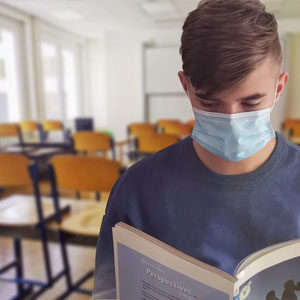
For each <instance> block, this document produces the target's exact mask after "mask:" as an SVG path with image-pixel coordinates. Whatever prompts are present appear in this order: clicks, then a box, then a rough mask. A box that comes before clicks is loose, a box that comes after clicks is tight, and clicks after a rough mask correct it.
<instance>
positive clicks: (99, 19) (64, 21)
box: [0, 0, 300, 38]
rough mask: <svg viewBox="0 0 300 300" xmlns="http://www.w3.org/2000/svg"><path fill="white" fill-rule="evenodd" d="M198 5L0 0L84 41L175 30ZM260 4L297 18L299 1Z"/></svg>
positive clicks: (190, 0)
mask: <svg viewBox="0 0 300 300" xmlns="http://www.w3.org/2000/svg"><path fill="white" fill-rule="evenodd" d="M224 1H226V0H224ZM198 2H199V0H51V1H50V0H0V3H4V4H6V5H10V6H13V7H16V8H18V9H20V10H22V11H25V12H27V13H30V14H32V15H35V16H38V17H40V18H42V19H45V20H47V21H48V22H51V23H54V24H56V25H58V26H60V27H62V28H64V29H67V30H69V31H71V32H74V33H76V34H79V35H80V36H83V37H86V38H99V37H101V36H103V33H104V32H105V31H122V30H136V31H142V30H162V29H177V28H179V27H180V26H181V25H182V22H183V20H184V18H185V16H186V15H187V13H188V12H189V11H191V10H193V9H194V8H195V7H196V6H197V3H198ZM263 2H265V4H266V6H267V7H268V8H269V10H271V11H273V12H274V13H275V14H276V16H277V17H278V18H283V19H287V18H299V19H300V0H264V1H263ZM0 13H1V10H0Z"/></svg>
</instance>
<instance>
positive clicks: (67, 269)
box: [59, 231, 72, 290]
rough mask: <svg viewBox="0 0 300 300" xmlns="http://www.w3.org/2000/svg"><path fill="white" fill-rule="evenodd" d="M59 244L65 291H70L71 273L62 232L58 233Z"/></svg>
mask: <svg viewBox="0 0 300 300" xmlns="http://www.w3.org/2000/svg"><path fill="white" fill-rule="evenodd" d="M59 244H60V251H61V254H62V261H63V265H64V271H65V275H66V284H67V289H68V290H70V289H71V287H72V278H71V271H70V264H69V258H68V253H67V246H66V242H65V236H64V232H62V231H60V232H59Z"/></svg>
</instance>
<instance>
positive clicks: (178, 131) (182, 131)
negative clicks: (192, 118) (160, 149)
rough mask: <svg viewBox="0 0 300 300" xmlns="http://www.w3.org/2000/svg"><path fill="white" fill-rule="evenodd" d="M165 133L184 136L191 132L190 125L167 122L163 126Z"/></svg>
mask: <svg viewBox="0 0 300 300" xmlns="http://www.w3.org/2000/svg"><path fill="white" fill-rule="evenodd" d="M164 133H165V134H173V135H177V136H178V137H180V138H183V137H186V136H188V135H190V134H191V133H192V130H191V127H190V126H189V125H186V124H182V123H177V122H176V123H175V122H174V123H169V124H168V125H166V126H165V127H164Z"/></svg>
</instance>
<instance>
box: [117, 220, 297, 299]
mask: <svg viewBox="0 0 300 300" xmlns="http://www.w3.org/2000/svg"><path fill="white" fill-rule="evenodd" d="M113 238H114V255H115V269H116V289H117V298H118V299H119V300H192V299H193V300H197V299H199V300H232V299H234V300H237V299H239V300H244V299H247V300H296V299H299V300H300V239H299V240H292V241H289V242H286V243H282V244H278V245H274V246H272V247H268V248H265V249H263V250H261V251H258V252H255V253H253V254H252V255H250V256H249V257H247V258H246V259H245V260H243V261H242V262H241V263H240V264H239V265H238V266H237V267H236V271H235V274H234V275H235V276H234V277H233V276H231V275H229V274H227V273H225V272H223V271H221V270H219V269H217V268H215V267H212V266H210V265H208V264H205V263H203V262H201V261H199V260H197V259H195V258H193V257H191V256H189V255H186V254H184V253H182V252H180V251H178V250H176V249H175V248H173V247H171V246H169V245H167V244H165V243H163V242H161V241H159V240H158V239H156V238H153V237H151V236H150V235H148V234H145V233H144V232H142V231H140V230H138V229H136V228H133V227H131V226H129V225H127V224H125V223H122V222H120V223H118V224H116V226H115V227H114V228H113ZM297 296H298V298H297Z"/></svg>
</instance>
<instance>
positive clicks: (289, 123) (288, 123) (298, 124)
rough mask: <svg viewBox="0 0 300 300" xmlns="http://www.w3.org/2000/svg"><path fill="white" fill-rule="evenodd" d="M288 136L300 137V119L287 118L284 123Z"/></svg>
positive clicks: (283, 127)
mask: <svg viewBox="0 0 300 300" xmlns="http://www.w3.org/2000/svg"><path fill="white" fill-rule="evenodd" d="M282 129H283V130H284V131H286V133H287V135H288V136H287V137H288V138H295V137H300V119H287V120H285V121H284V122H283V124H282Z"/></svg>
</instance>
